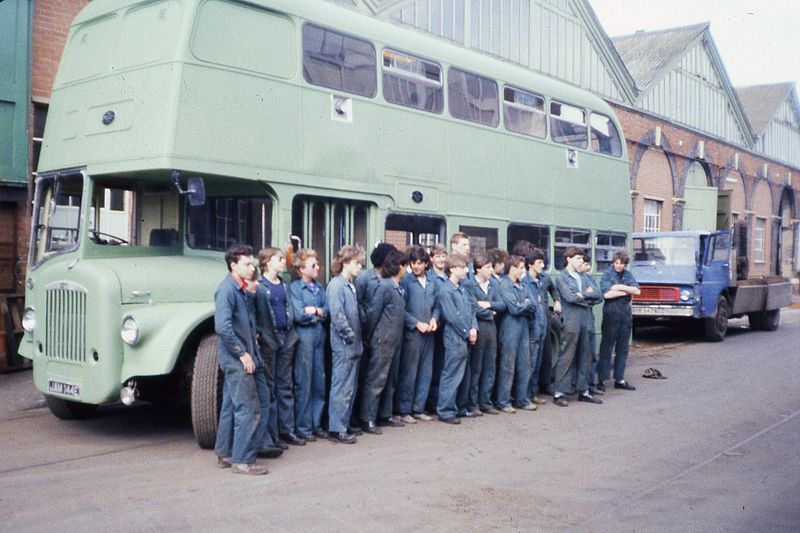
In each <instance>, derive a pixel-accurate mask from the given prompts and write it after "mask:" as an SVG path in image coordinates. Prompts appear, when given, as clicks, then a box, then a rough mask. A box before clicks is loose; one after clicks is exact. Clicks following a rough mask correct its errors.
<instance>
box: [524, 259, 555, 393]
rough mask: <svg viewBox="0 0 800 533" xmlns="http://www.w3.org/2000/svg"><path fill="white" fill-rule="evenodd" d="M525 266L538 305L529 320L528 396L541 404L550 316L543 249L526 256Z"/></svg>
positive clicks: (527, 279) (528, 286)
mask: <svg viewBox="0 0 800 533" xmlns="http://www.w3.org/2000/svg"><path fill="white" fill-rule="evenodd" d="M525 267H526V269H527V270H528V275H527V276H525V279H524V280H523V283H524V284H525V285H526V287H527V288H528V292H529V293H530V297H531V300H532V301H533V302H534V303H536V304H537V305H538V308H537V309H536V313H535V314H534V315H533V317H532V319H529V320H528V335H529V341H530V352H531V379H530V382H529V385H528V398H529V399H530V401H531V403H533V405H541V404H543V403H545V401H544V400H542V399H541V398H539V397H538V394H539V373H540V370H541V364H542V353H543V352H544V340H545V336H546V334H547V326H548V324H547V317H549V316H550V308H549V307H548V305H547V293H546V292H545V287H544V284H543V282H542V277H541V276H542V272H543V271H544V254H543V253H542V251H541V250H537V249H534V250H533V251H532V252H530V253H529V254H528V255H527V256H526V257H525Z"/></svg>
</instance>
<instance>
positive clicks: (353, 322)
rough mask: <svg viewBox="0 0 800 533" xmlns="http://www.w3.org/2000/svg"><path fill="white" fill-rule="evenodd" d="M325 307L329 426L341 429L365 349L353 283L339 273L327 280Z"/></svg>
mask: <svg viewBox="0 0 800 533" xmlns="http://www.w3.org/2000/svg"><path fill="white" fill-rule="evenodd" d="M328 308H329V310H330V314H331V350H332V356H331V393H330V400H329V402H328V430H329V431H331V432H333V433H344V432H345V431H347V428H348V426H349V424H350V418H351V417H352V414H353V404H354V402H355V398H356V388H357V385H358V367H359V361H360V360H361V354H362V352H363V349H364V348H363V344H362V342H361V318H360V314H359V311H358V301H357V299H356V287H355V285H353V284H352V283H351V282H349V281H347V280H346V279H345V278H344V277H342V276H336V277H335V278H333V279H332V280H331V282H330V283H328Z"/></svg>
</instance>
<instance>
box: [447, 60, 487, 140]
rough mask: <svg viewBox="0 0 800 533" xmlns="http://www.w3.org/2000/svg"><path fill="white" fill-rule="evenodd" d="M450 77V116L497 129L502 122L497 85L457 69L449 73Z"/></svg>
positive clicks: (448, 86) (448, 92) (448, 87)
mask: <svg viewBox="0 0 800 533" xmlns="http://www.w3.org/2000/svg"><path fill="white" fill-rule="evenodd" d="M448 76H449V78H448V85H447V95H448V98H449V99H450V104H449V105H450V114H451V115H453V116H454V117H456V118H460V119H463V120H469V121H470V122H478V123H480V124H486V125H487V126H493V127H496V126H497V125H498V124H499V122H500V112H499V107H498V106H499V104H498V101H497V83H495V81H494V80H490V79H488V78H483V77H481V76H476V75H475V74H470V73H468V72H464V71H462V70H458V69H455V68H451V69H450V70H449V71H448Z"/></svg>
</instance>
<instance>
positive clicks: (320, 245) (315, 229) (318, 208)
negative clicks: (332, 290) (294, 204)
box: [310, 202, 328, 273]
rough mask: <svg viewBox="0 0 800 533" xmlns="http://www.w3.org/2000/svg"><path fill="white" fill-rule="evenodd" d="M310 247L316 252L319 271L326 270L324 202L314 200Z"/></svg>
mask: <svg viewBox="0 0 800 533" xmlns="http://www.w3.org/2000/svg"><path fill="white" fill-rule="evenodd" d="M310 240H311V248H313V249H314V251H316V252H317V260H318V261H319V271H320V273H322V272H327V271H328V268H327V267H328V262H327V253H326V252H327V250H328V233H327V228H326V227H325V204H324V203H322V202H315V203H314V205H313V206H312V207H311V239H310Z"/></svg>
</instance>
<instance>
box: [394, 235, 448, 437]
mask: <svg viewBox="0 0 800 533" xmlns="http://www.w3.org/2000/svg"><path fill="white" fill-rule="evenodd" d="M408 260H409V265H410V266H411V275H407V276H405V277H404V278H403V281H401V282H400V286H401V287H403V295H404V297H405V301H406V309H405V331H404V333H403V351H402V357H401V358H400V377H399V384H398V390H397V402H396V403H397V410H398V412H399V413H400V417H401V418H400V421H401V422H404V423H406V424H415V423H416V421H417V420H421V421H429V420H431V416H430V415H428V414H427V413H426V412H425V401H426V400H427V399H428V392H429V391H430V387H431V377H432V374H433V344H434V338H435V335H436V331H437V330H438V329H439V308H438V307H437V305H436V293H437V286H436V285H437V284H436V281H435V280H433V279H431V278H429V277H428V272H427V270H428V266H429V265H430V256H429V255H428V252H426V251H425V249H424V248H423V247H422V246H412V247H411V248H410V249H409V251H408Z"/></svg>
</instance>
